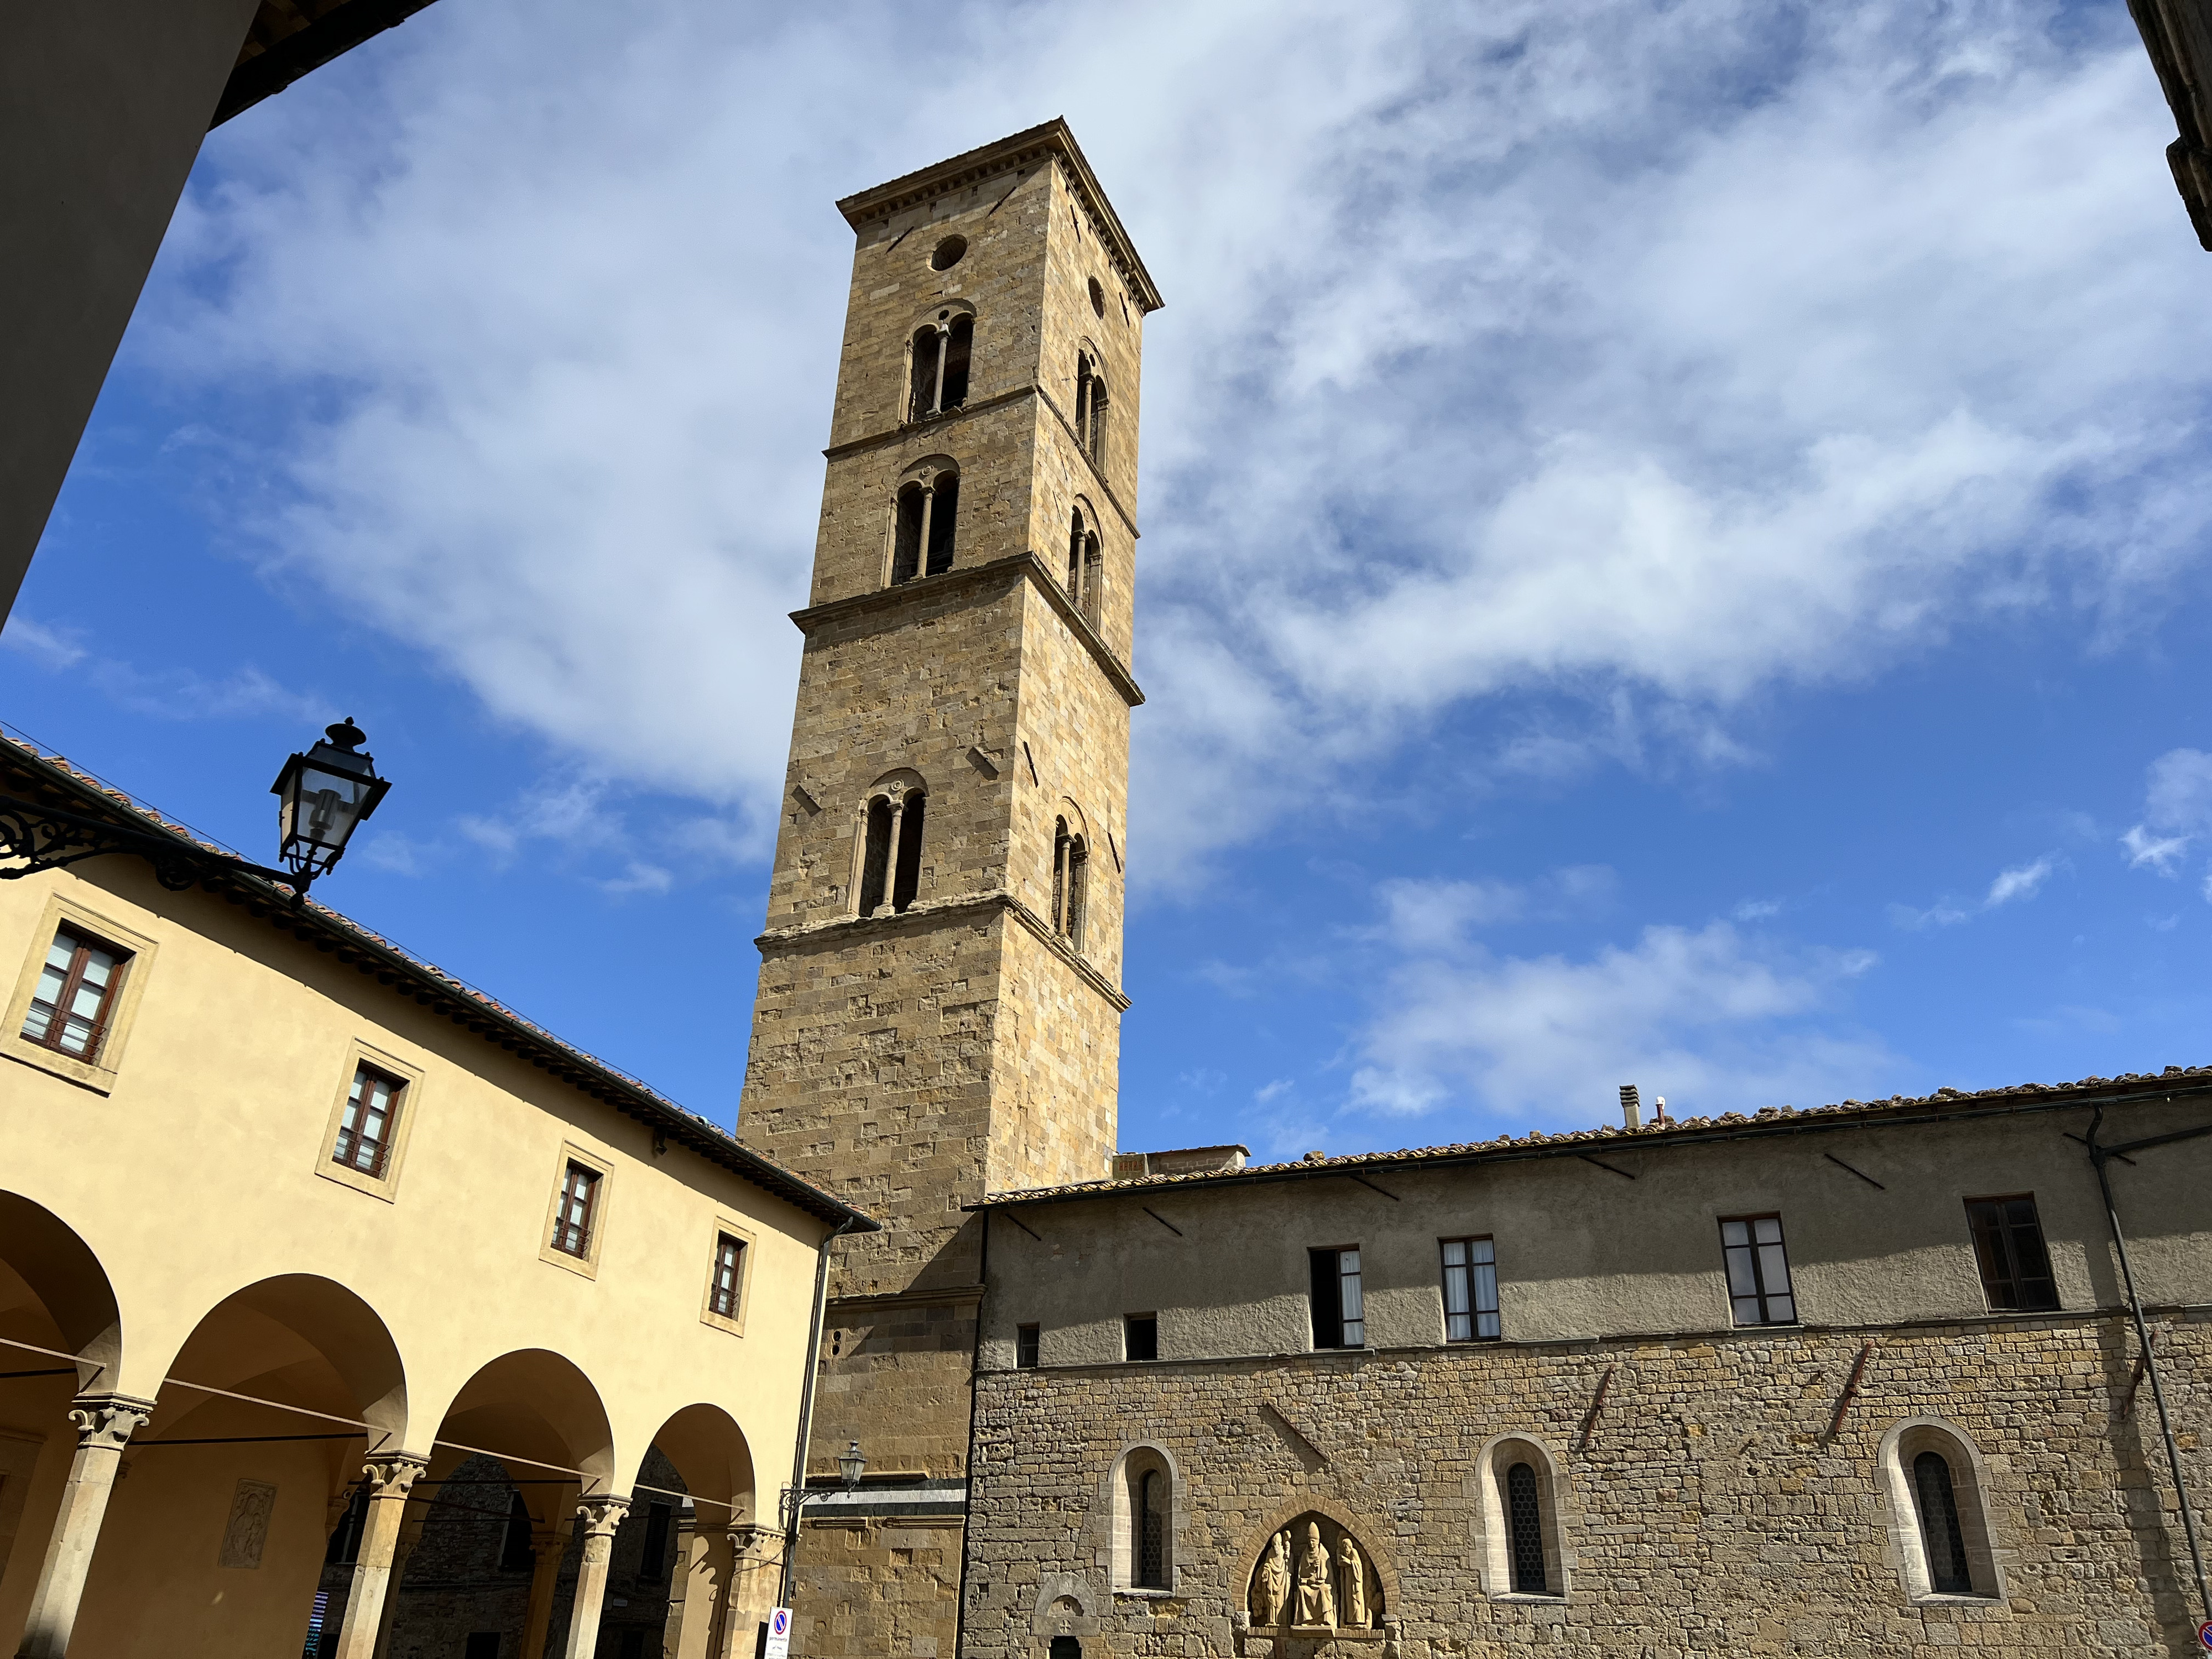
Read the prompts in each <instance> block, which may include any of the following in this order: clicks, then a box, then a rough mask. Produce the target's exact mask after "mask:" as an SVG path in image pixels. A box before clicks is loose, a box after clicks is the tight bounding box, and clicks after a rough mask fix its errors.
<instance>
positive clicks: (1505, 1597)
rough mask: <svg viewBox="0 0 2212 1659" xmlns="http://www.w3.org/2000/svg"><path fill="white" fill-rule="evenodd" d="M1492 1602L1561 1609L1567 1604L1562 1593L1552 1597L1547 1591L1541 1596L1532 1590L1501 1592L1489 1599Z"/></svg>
mask: <svg viewBox="0 0 2212 1659" xmlns="http://www.w3.org/2000/svg"><path fill="white" fill-rule="evenodd" d="M1490 1599H1491V1600H1492V1601H1514V1602H1519V1603H1520V1604H1522V1606H1525V1607H1565V1606H1566V1604H1567V1598H1566V1596H1565V1594H1564V1593H1562V1594H1559V1595H1554V1594H1553V1592H1551V1591H1549V1590H1546V1591H1544V1592H1542V1593H1541V1594H1539V1593H1537V1592H1536V1591H1534V1590H1501V1591H1499V1592H1498V1594H1497V1595H1493V1596H1492V1597H1491V1598H1490Z"/></svg>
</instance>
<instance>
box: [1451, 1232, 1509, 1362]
mask: <svg viewBox="0 0 2212 1659" xmlns="http://www.w3.org/2000/svg"><path fill="white" fill-rule="evenodd" d="M1443 1266H1444V1340H1446V1341H1448V1342H1486V1341H1490V1340H1493V1339H1495V1338H1496V1337H1497V1335H1498V1255H1497V1252H1496V1250H1495V1249H1493V1248H1492V1243H1491V1241H1490V1240H1488V1239H1487V1238H1447V1239H1445V1240H1443Z"/></svg>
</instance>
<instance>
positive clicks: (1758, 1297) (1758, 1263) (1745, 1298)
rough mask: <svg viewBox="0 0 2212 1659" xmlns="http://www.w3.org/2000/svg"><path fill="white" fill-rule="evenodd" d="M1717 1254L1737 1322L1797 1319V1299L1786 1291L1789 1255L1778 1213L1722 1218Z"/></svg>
mask: <svg viewBox="0 0 2212 1659" xmlns="http://www.w3.org/2000/svg"><path fill="white" fill-rule="evenodd" d="M1721 1255H1723V1257H1724V1258H1725V1259H1726V1261H1727V1264H1728V1287H1729V1307H1730V1309H1731V1310H1734V1312H1735V1322H1736V1323H1737V1324H1739V1325H1794V1324H1796V1322H1797V1298H1796V1297H1795V1296H1793V1295H1792V1294H1791V1293H1790V1256H1789V1254H1788V1252H1787V1251H1785V1250H1784V1249H1783V1246H1782V1218H1781V1217H1780V1216H1778V1215H1745V1216H1731V1217H1729V1218H1725V1219H1723V1221H1722V1223H1721Z"/></svg>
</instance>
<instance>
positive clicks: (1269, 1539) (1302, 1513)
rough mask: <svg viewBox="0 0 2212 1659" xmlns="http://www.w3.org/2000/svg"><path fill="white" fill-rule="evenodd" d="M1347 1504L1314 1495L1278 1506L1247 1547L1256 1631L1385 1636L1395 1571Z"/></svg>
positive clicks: (1394, 1598)
mask: <svg viewBox="0 0 2212 1659" xmlns="http://www.w3.org/2000/svg"><path fill="white" fill-rule="evenodd" d="M1374 1535H1375V1534H1374V1533H1373V1531H1372V1530H1371V1529H1370V1528H1368V1527H1367V1526H1366V1525H1365V1524H1364V1522H1360V1521H1358V1520H1356V1519H1355V1518H1354V1517H1353V1516H1352V1514H1351V1512H1350V1511H1349V1510H1346V1508H1345V1507H1344V1506H1343V1505H1342V1504H1338V1503H1335V1502H1334V1501H1332V1500H1331V1499H1329V1498H1322V1497H1319V1496H1316V1495H1312V1494H1309V1495H1307V1496H1305V1497H1304V1498H1301V1499H1299V1500H1298V1501H1297V1502H1296V1503H1293V1504H1285V1506H1284V1507H1283V1508H1281V1509H1280V1510H1277V1511H1276V1512H1275V1514H1274V1516H1273V1517H1272V1518H1271V1519H1270V1520H1269V1522H1267V1526H1266V1528H1264V1529H1263V1530H1261V1532H1260V1533H1259V1534H1257V1536H1256V1537H1255V1538H1254V1539H1253V1540H1252V1541H1251V1543H1250V1544H1249V1547H1248V1553H1247V1556H1246V1567H1245V1575H1244V1613H1245V1616H1246V1618H1247V1619H1248V1620H1249V1621H1250V1623H1249V1628H1250V1630H1251V1632H1253V1634H1255V1635H1278V1636H1285V1637H1292V1636H1310V1635H1312V1634H1314V1633H1316V1632H1322V1631H1326V1632H1329V1633H1330V1634H1331V1635H1332V1636H1334V1637H1335V1638H1344V1637H1347V1636H1350V1637H1358V1638H1372V1639H1374V1640H1376V1641H1377V1642H1380V1641H1381V1640H1383V1632H1384V1626H1385V1623H1386V1621H1387V1622H1388V1623H1390V1624H1395V1623H1396V1621H1397V1606H1398V1574H1397V1571H1396V1569H1395V1567H1394V1566H1393V1565H1391V1562H1390V1560H1389V1557H1388V1556H1385V1555H1383V1554H1381V1553H1377V1551H1376V1548H1375V1547H1374V1546H1373V1545H1372V1544H1370V1542H1369V1540H1370V1538H1372V1537H1373V1536H1374Z"/></svg>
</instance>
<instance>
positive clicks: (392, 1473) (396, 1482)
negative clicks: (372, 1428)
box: [361, 1452, 430, 1498]
mask: <svg viewBox="0 0 2212 1659" xmlns="http://www.w3.org/2000/svg"><path fill="white" fill-rule="evenodd" d="M429 1467H430V1460H429V1459H428V1458H427V1457H420V1456H417V1455H416V1454H415V1453H413V1452H379V1453H378V1454H377V1455H375V1456H374V1457H371V1458H368V1459H367V1460H366V1461H364V1462H362V1466H361V1473H362V1479H363V1480H366V1481H368V1495H369V1496H370V1497H371V1498H404V1497H406V1496H407V1495H408V1493H409V1492H412V1491H413V1490H414V1486H415V1483H416V1481H417V1480H421V1479H422V1472H423V1471H424V1470H425V1469H427V1468H429Z"/></svg>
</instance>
